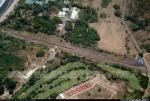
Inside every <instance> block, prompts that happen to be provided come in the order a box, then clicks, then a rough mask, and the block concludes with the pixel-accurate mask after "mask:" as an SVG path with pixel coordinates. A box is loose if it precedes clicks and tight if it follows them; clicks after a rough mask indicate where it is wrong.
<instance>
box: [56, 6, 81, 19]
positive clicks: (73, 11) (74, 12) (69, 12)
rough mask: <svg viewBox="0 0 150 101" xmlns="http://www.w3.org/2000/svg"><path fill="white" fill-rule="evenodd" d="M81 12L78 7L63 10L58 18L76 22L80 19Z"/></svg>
mask: <svg viewBox="0 0 150 101" xmlns="http://www.w3.org/2000/svg"><path fill="white" fill-rule="evenodd" d="M79 11H80V10H79V9H78V8H77V7H71V8H62V10H61V11H60V12H59V13H58V17H60V18H67V20H71V21H75V20H77V19H78V18H79Z"/></svg>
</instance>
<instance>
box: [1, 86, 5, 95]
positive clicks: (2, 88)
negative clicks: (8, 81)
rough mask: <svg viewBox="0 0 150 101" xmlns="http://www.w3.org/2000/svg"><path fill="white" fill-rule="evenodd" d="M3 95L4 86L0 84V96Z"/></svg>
mask: <svg viewBox="0 0 150 101" xmlns="http://www.w3.org/2000/svg"><path fill="white" fill-rule="evenodd" d="M3 93H4V86H3V85H2V84H0V95H2V94H3Z"/></svg>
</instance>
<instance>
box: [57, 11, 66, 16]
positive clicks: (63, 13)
mask: <svg viewBox="0 0 150 101" xmlns="http://www.w3.org/2000/svg"><path fill="white" fill-rule="evenodd" d="M65 15H66V12H64V11H60V12H59V14H58V16H59V17H65Z"/></svg>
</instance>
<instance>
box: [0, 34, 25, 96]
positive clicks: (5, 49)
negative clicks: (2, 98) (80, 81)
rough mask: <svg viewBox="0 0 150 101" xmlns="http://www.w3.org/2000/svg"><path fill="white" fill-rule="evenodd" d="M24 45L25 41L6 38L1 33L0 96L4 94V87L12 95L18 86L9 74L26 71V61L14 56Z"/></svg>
mask: <svg viewBox="0 0 150 101" xmlns="http://www.w3.org/2000/svg"><path fill="white" fill-rule="evenodd" d="M23 45H25V42H24V41H21V40H18V39H15V38H12V37H8V36H5V34H4V33H1V32H0V64H1V65H0V95H2V94H3V93H4V87H5V88H7V89H8V90H9V92H10V94H12V93H13V89H14V88H15V86H16V82H15V81H13V80H11V79H10V78H7V76H8V74H9V73H10V72H11V71H13V70H24V67H25V65H24V63H25V60H24V59H22V58H20V57H18V56H16V55H13V54H12V52H14V51H16V50H19V49H21V47H22V46H23Z"/></svg>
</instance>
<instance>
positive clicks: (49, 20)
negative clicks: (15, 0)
mask: <svg viewBox="0 0 150 101" xmlns="http://www.w3.org/2000/svg"><path fill="white" fill-rule="evenodd" d="M24 2H25V1H24V0H22V1H20V3H19V5H18V6H17V7H16V8H15V10H14V12H13V13H12V14H11V15H10V16H9V19H7V20H6V21H5V22H4V23H2V24H1V25H3V26H5V27H8V28H12V29H15V30H27V31H30V32H35V33H37V32H39V31H40V32H42V33H45V34H48V35H50V34H52V33H53V32H54V31H55V27H56V25H57V24H58V23H60V19H59V18H58V17H54V18H53V17H50V15H51V13H52V12H54V11H57V10H58V9H60V8H61V6H62V3H63V2H62V0H56V1H53V2H51V1H50V2H49V3H48V4H45V5H36V4H33V5H28V4H25V3H24Z"/></svg>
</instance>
